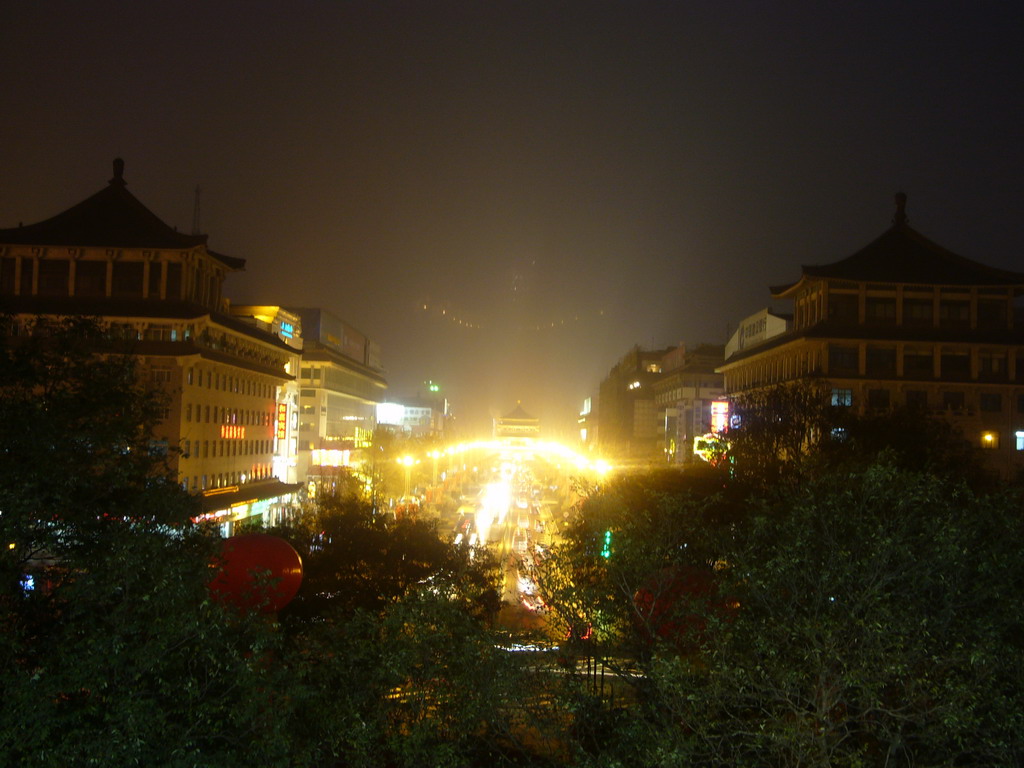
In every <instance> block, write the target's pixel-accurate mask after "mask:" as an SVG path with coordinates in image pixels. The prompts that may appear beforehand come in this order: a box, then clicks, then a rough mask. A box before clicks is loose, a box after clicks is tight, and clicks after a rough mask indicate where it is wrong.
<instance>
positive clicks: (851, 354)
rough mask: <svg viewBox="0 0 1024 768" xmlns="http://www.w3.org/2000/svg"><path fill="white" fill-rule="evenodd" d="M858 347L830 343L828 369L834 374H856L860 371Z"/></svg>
mask: <svg viewBox="0 0 1024 768" xmlns="http://www.w3.org/2000/svg"><path fill="white" fill-rule="evenodd" d="M858 357H859V356H858V352H857V348H856V347H839V346H834V345H831V344H830V345H829V348H828V371H829V373H830V374H832V375H837V374H838V375H843V374H846V375H851V376H856V375H857V374H858V373H859V372H860V371H859V369H860V365H859V361H858Z"/></svg>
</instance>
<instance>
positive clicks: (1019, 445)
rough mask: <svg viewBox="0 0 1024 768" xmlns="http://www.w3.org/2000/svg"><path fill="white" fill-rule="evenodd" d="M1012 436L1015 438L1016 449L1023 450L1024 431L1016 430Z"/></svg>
mask: <svg viewBox="0 0 1024 768" xmlns="http://www.w3.org/2000/svg"><path fill="white" fill-rule="evenodd" d="M1014 437H1016V438H1017V450H1018V451H1024V432H1017V433H1016V434H1015V435H1014Z"/></svg>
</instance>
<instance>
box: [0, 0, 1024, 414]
mask: <svg viewBox="0 0 1024 768" xmlns="http://www.w3.org/2000/svg"><path fill="white" fill-rule="evenodd" d="M1022 19H1024V11H1021V10H1020V6H1018V5H1017V4H1016V3H1013V2H998V3H990V2H962V3H947V2H917V3H900V2H848V3H826V2H807V3H796V2H781V1H779V2H758V3H755V2H748V3H739V2H642V1H640V0H633V1H632V2H617V3H606V2H565V3H560V2H523V1H516V2H512V1H510V2H501V1H500V0H480V1H479V2H462V3H447V2H430V1H429V0H420V1H419V2H404V3H396V2H362V1H359V2H340V1H339V2H279V3H269V2H254V1H253V0H246V1H245V2H173V3H171V2H153V1H149V0H147V2H105V1H98V0H90V2H80V1H76V2H45V1H42V2H7V3H5V4H4V9H3V10H2V11H0V51H2V56H3V65H2V66H0V94H2V97H3V99H2V104H3V110H2V111H3V119H2V120H0V228H2V227H12V226H17V224H18V222H25V223H30V222H35V221H39V220H41V219H44V218H47V217H49V216H52V215H54V214H56V213H58V212H59V211H62V210H64V209H65V208H67V207H69V206H71V205H73V204H74V203H77V202H79V201H80V200H82V199H83V198H85V197H87V196H88V195H90V194H92V193H93V192H95V191H97V190H99V189H100V188H101V187H103V186H104V185H105V183H106V181H107V179H109V178H110V175H111V161H112V159H113V158H114V157H117V156H120V157H123V158H124V160H125V164H126V167H125V178H126V180H127V182H128V189H129V190H130V191H131V192H132V193H133V194H135V195H136V196H137V197H139V198H140V199H141V200H142V201H143V202H144V203H145V204H146V205H147V206H148V207H149V208H150V209H151V210H153V211H154V212H155V213H156V214H157V215H159V216H160V217H161V218H162V219H164V220H165V221H166V222H168V223H169V224H172V225H175V226H177V227H178V228H179V229H181V230H183V231H186V232H188V231H191V229H192V224H193V203H194V198H195V188H196V186H197V185H198V186H200V187H201V189H202V192H201V221H200V228H201V230H202V231H203V232H206V233H208V234H209V238H210V239H209V244H210V247H211V248H213V249H214V250H217V251H219V252H221V253H225V254H228V255H231V256H238V257H242V258H244V259H246V260H247V266H246V271H245V272H244V273H241V274H235V275H232V276H230V277H229V280H228V283H227V286H226V292H227V294H228V295H229V297H231V298H232V300H233V301H235V302H236V303H265V304H282V305H304V306H320V307H323V308H325V309H328V310H330V311H332V312H334V313H335V314H337V315H339V316H341V317H342V318H343V319H345V320H347V321H348V322H349V323H350V324H352V325H354V326H355V327H356V328H358V329H360V330H361V331H363V332H364V333H366V334H367V335H368V336H370V337H371V338H373V339H375V340H376V341H377V342H379V343H380V345H381V347H382V356H383V361H384V364H385V367H386V369H387V370H386V376H387V379H388V381H389V384H390V391H391V393H392V395H393V396H396V397H401V396H403V395H409V394H415V393H416V391H417V390H418V389H422V387H421V386H419V385H420V383H421V382H422V381H424V380H425V379H433V380H435V381H438V382H440V383H441V384H442V386H443V387H444V391H445V393H446V394H447V396H448V397H449V399H450V400H451V401H452V403H453V406H454V408H455V412H456V414H457V415H458V416H459V417H460V419H461V423H462V425H463V426H464V428H465V429H466V430H467V431H471V430H473V429H474V428H486V427H489V423H490V422H489V420H490V418H491V417H492V416H494V415H498V414H500V413H504V412H508V411H510V410H512V408H514V407H515V405H516V401H517V400H521V401H522V404H523V407H524V408H525V409H526V410H527V411H530V412H532V413H534V414H536V415H538V416H540V417H542V419H543V420H544V424H545V426H546V427H547V428H548V431H549V433H552V434H557V433H558V432H559V431H560V430H566V431H567V430H568V429H569V427H570V426H571V425H572V424H573V423H574V421H575V414H576V413H577V412H578V411H579V409H580V406H581V404H582V401H583V399H584V398H585V397H587V396H588V395H592V394H595V393H596V389H597V385H598V383H599V381H600V379H601V378H602V376H603V375H604V374H605V373H606V372H607V371H608V369H609V368H611V366H612V365H613V364H614V363H615V362H616V361H617V360H618V359H619V358H620V357H621V356H622V355H623V354H624V353H626V352H627V351H628V350H629V348H630V347H631V346H633V345H634V344H641V345H643V346H647V347H652V346H659V347H662V346H669V345H674V344H678V343H680V342H685V343H687V344H688V345H695V344H698V343H701V342H713V343H719V344H721V343H724V342H725V341H726V339H727V334H728V333H729V331H730V330H731V329H733V328H735V327H736V325H737V323H738V322H739V321H740V320H741V319H742V318H744V317H745V316H747V315H749V314H751V313H753V312H756V311H757V310H759V309H762V308H763V307H765V306H769V305H770V296H769V293H768V286H769V285H773V284H780V283H786V282H790V281H793V280H795V279H797V277H798V276H799V268H800V265H801V264H819V263H829V262H832V261H836V260H838V259H840V258H843V257H845V256H848V255H849V254H851V253H852V252H854V251H855V250H857V249H859V248H860V247H861V246H863V245H865V244H866V243H867V242H869V241H870V240H872V239H873V238H874V237H876V236H877V235H879V234H881V233H882V231H884V230H885V229H886V228H887V227H888V225H889V223H890V220H891V217H892V212H893V194H894V193H895V192H897V191H900V190H902V191H905V192H906V193H907V194H908V196H909V202H908V207H907V212H908V215H909V218H910V224H911V226H913V227H915V228H916V229H918V230H919V231H921V232H922V233H923V234H925V235H926V236H928V237H930V238H931V239H933V240H935V241H936V242H938V243H939V244H941V245H943V246H945V247H947V248H949V249H951V250H953V251H955V252H957V253H960V254H961V255H964V256H968V257H970V258H974V259H978V260H979V261H983V262H986V263H989V264H992V265H994V266H999V267H1003V268H1008V269H1015V270H1022V269H1024V260H1022V259H1021V249H1022V247H1024V215H1022V204H1024V194H1022V193H1024V162H1022V161H1024V151H1022V142H1024V130H1022V126H1024V88H1022V86H1024V23H1022ZM778 308H779V309H783V308H784V306H779V307H778Z"/></svg>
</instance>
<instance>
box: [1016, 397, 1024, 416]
mask: <svg viewBox="0 0 1024 768" xmlns="http://www.w3.org/2000/svg"><path fill="white" fill-rule="evenodd" d="M1017 413H1024V395H1017Z"/></svg>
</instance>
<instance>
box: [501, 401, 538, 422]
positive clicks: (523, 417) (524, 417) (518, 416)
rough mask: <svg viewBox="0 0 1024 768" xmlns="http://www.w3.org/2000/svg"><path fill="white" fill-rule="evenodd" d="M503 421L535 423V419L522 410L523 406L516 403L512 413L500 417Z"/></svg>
mask: <svg viewBox="0 0 1024 768" xmlns="http://www.w3.org/2000/svg"><path fill="white" fill-rule="evenodd" d="M501 418H502V420H503V421H536V420H537V419H536V418H535V417H533V416H531V415H530V414H528V413H527V412H526V411H524V410H523V404H522V403H519V402H517V403H516V407H515V410H514V411H512V413H508V414H505V415H504V416H502V417H501Z"/></svg>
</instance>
